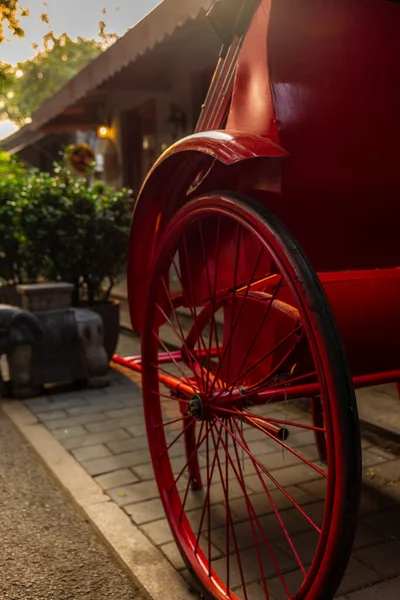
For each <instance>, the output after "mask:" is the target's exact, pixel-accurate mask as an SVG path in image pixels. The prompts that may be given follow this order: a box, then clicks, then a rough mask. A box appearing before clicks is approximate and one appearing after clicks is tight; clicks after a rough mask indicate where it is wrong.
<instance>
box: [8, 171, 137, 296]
mask: <svg viewBox="0 0 400 600" xmlns="http://www.w3.org/2000/svg"><path fill="white" fill-rule="evenodd" d="M129 195H130V191H129V190H126V189H123V190H121V191H119V192H117V191H115V190H114V189H113V188H111V187H109V186H106V185H105V184H103V183H102V182H95V183H94V184H93V185H91V186H90V185H88V183H87V182H86V180H85V179H83V178H80V177H77V176H75V175H73V174H72V173H71V172H70V171H68V170H67V169H65V168H63V167H61V166H60V165H58V166H57V167H56V170H55V175H54V176H51V175H49V174H47V173H42V172H39V171H37V170H34V169H32V170H30V171H28V172H27V173H26V174H25V175H24V176H22V177H19V178H17V179H15V180H14V181H12V180H11V179H8V183H7V184H6V183H4V184H3V182H0V203H1V208H0V218H1V215H2V213H3V212H4V215H5V220H4V223H5V225H4V227H2V225H0V227H2V229H5V228H6V227H7V225H6V223H7V224H8V226H9V237H10V240H9V242H8V245H7V247H5V244H3V237H1V236H2V230H1V229H0V239H1V240H2V242H1V243H0V256H1V255H3V254H4V255H5V258H4V266H3V265H2V263H1V262H0V277H1V278H2V279H3V280H6V281H14V282H21V281H37V280H38V278H40V277H44V278H46V279H50V280H53V281H57V280H63V281H68V282H71V283H73V284H74V286H75V293H74V303H75V304H78V303H83V302H89V303H93V302H94V301H96V300H107V299H108V298H109V295H110V292H111V290H112V287H113V285H114V282H115V279H116V278H117V277H118V275H119V274H120V273H121V270H122V269H123V266H124V263H125V258H126V251H127V242H128V236H129V226H130V217H131V210H132V209H131V204H130V202H129ZM3 199H6V202H4V201H3ZM2 246H4V248H2Z"/></svg>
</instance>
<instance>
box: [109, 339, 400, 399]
mask: <svg viewBox="0 0 400 600" xmlns="http://www.w3.org/2000/svg"><path fill="white" fill-rule="evenodd" d="M203 354H204V355H205V350H203V351H202V355H203ZM212 355H213V356H217V349H216V348H213V349H212ZM158 356H159V362H160V364H166V363H168V362H173V360H176V361H183V358H182V353H181V351H180V350H176V351H173V352H171V353H169V354H168V353H167V352H160V354H159V355H158ZM112 361H113V362H115V363H116V364H119V365H121V366H123V367H126V368H127V369H131V370H132V371H137V372H138V373H141V371H142V357H141V356H140V355H138V356H128V357H126V358H122V357H121V356H118V355H117V354H114V356H113V357H112ZM158 377H159V380H160V382H161V383H164V384H165V385H167V386H168V387H169V388H171V389H175V391H176V392H179V393H180V394H184V395H185V396H188V397H189V398H191V397H192V396H193V395H194V391H193V387H191V386H189V385H187V384H186V383H184V382H183V381H182V380H181V379H179V378H177V377H172V376H167V375H163V374H162V373H159V374H158ZM352 381H353V386H354V388H355V389H359V388H363V387H371V386H373V385H380V384H384V383H398V382H400V369H399V370H397V371H385V372H383V373H372V374H368V375H357V376H355V377H353V378H352ZM319 392H320V386H319V384H318V383H305V384H301V385H294V386H290V385H288V386H283V387H280V388H271V389H270V390H264V391H262V392H256V393H254V394H251V401H252V403H255V404H264V403H265V402H266V401H268V402H279V401H281V400H285V399H288V400H289V399H294V398H313V397H316V396H318V395H319ZM214 394H215V397H216V400H217V399H218V404H221V405H224V404H225V402H224V401H225V399H226V400H228V401H229V402H230V403H232V401H234V400H236V399H240V398H242V399H243V394H242V393H241V392H239V390H236V391H234V392H230V393H229V392H227V393H226V394H223V393H218V392H214Z"/></svg>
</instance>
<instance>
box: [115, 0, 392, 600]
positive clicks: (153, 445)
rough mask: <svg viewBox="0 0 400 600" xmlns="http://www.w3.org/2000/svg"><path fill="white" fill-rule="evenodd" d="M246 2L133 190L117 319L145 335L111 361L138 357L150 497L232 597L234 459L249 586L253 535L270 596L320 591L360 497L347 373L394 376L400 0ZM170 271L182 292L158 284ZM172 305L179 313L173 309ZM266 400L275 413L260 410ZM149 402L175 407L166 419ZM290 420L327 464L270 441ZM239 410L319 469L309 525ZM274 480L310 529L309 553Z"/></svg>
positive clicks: (323, 595) (204, 577)
mask: <svg viewBox="0 0 400 600" xmlns="http://www.w3.org/2000/svg"><path fill="white" fill-rule="evenodd" d="M244 1H246V3H247V5H248V6H249V5H250V4H251V2H252V0H244ZM221 2H222V3H223V4H225V5H226V6H228V3H229V0H221ZM236 4H239V2H237V3H236ZM236 4H235V5H236ZM256 4H257V3H254V7H255V8H254V11H255V12H254V17H253V19H252V21H251V24H250V28H249V30H248V32H247V34H246V35H244V36H243V37H240V38H238V37H237V36H236V37H235V36H234V38H233V41H232V45H231V48H230V49H228V51H227V53H226V55H225V56H226V58H225V59H224V58H221V60H220V62H219V65H218V67H217V71H216V76H215V78H214V80H213V83H212V85H211V88H210V93H209V96H208V99H207V102H206V105H205V107H204V109H203V112H202V116H201V118H200V121H199V127H201V128H203V129H204V130H205V131H203V132H197V133H196V134H195V135H193V136H190V137H189V138H186V139H184V140H182V141H181V142H178V143H177V144H175V145H174V146H173V147H171V148H170V149H169V150H167V152H166V153H165V154H164V155H163V156H162V157H161V158H160V159H159V161H158V162H157V163H156V164H155V166H154V167H153V169H152V170H151V172H150V173H149V176H148V177H147V179H146V181H145V183H144V186H143V188H142V190H141V192H140V194H139V197H138V200H137V203H136V206H135V211H134V216H133V222H132V230H131V243H130V250H129V267H128V275H129V276H128V285H129V301H130V309H131V317H132V323H133V325H134V327H135V328H136V329H137V330H139V331H141V332H142V334H143V359H140V358H137V357H136V358H135V357H130V359H121V358H117V362H119V363H120V364H124V365H125V366H127V367H128V368H132V369H134V370H136V371H141V372H142V378H143V393H144V407H145V417H146V424H147V432H148V437H149V440H150V449H151V453H152V460H153V465H154V469H155V474H156V479H157V482H158V485H159V489H160V494H161V498H162V501H163V504H164V507H165V509H166V513H167V517H168V519H169V522H170V524H171V528H172V530H173V532H174V535H175V538H176V540H177V542H178V545H179V546H180V549H181V551H182V553H183V555H184V557H185V558H186V560H187V562H188V563H189V566H190V567H191V568H192V569H193V570H194V572H195V573H196V574H197V575H198V577H199V578H200V580H201V581H202V583H203V585H204V586H205V587H206V588H207V590H208V592H209V593H210V594H211V595H212V597H214V598H216V599H218V600H222V599H225V598H226V597H228V596H229V597H230V598H232V599H233V600H237V599H238V598H239V597H240V598H241V600H247V599H248V597H249V596H248V593H247V591H246V590H247V587H246V586H247V583H246V573H245V567H246V569H247V566H246V565H245V564H244V562H243V561H242V553H241V548H240V541H238V537H237V534H236V530H235V524H234V518H233V515H232V511H231V502H230V485H231V483H230V479H231V477H232V473H233V474H234V480H235V482H236V484H237V485H238V486H239V487H240V489H241V491H242V494H243V497H244V499H245V504H246V509H247V514H248V519H249V522H250V526H251V535H252V536H253V544H252V547H253V550H254V562H255V564H258V566H259V569H260V577H259V580H260V582H261V586H262V589H263V591H264V594H265V598H268V597H269V587H268V577H266V576H265V573H264V571H263V566H262V552H261V547H262V546H263V548H264V551H266V552H267V553H268V554H269V559H270V560H271V561H272V563H273V565H274V567H275V572H276V576H277V579H278V580H279V581H280V582H281V584H282V587H283V590H284V593H286V595H287V597H294V598H296V600H328V599H329V600H330V599H331V598H332V596H333V594H334V592H335V589H336V588H337V586H338V584H339V581H340V577H341V576H342V574H343V572H344V569H345V566H346V561H347V559H348V556H349V553H350V549H351V544H352V541H353V534H354V523H355V518H356V513H357V503H358V489H359V482H360V469H361V461H360V440H359V430H358V421H357V408H356V404H355V399H354V395H353V388H359V387H367V386H373V385H378V384H381V383H389V382H398V381H400V363H399V358H398V357H399V352H398V344H399V339H400V318H399V306H400V246H399V244H398V221H399V217H400V205H399V203H398V199H399V198H400V178H399V175H398V165H397V163H398V143H399V139H400V112H399V106H400V79H399V78H398V77H396V74H397V62H398V56H400V36H399V35H398V32H399V31H400V5H399V3H395V2H389V1H387V0H353V1H352V2H349V1H348V0H335V1H334V0H302V2H298V1H297V0H260V2H259V3H258V6H257V7H256ZM232 6H233V4H232ZM238 50H240V51H238ZM236 60H237V65H236V73H235V79H234V82H232V77H231V75H232V72H233V66H234V65H235V61H236ZM371 82H374V84H373V85H372V84H371ZM228 107H229V112H228V116H227V122H226V129H224V130H218V131H208V129H210V128H211V127H212V126H213V124H214V123H217V124H218V125H217V126H218V127H219V128H220V127H221V124H222V123H223V121H224V118H225V116H226V111H227V109H228ZM171 174H173V176H171ZM214 190H230V191H229V192H215V191H214ZM263 207H268V209H269V211H265V209H264V208H263ZM270 211H273V213H274V214H272V213H271V212H270ZM275 214H276V215H277V216H278V218H279V219H280V220H277V219H276V217H275ZM281 221H283V222H284V224H285V225H286V226H287V229H285V228H284V227H283V226H282V225H281V224H280V222H281ZM289 231H290V232H291V233H289ZM292 233H293V234H294V237H292ZM295 239H297V240H299V241H300V244H301V246H302V248H303V250H304V251H305V253H304V254H303V251H302V250H300V247H299V246H298V245H297V242H296V241H295ZM175 257H177V258H175ZM306 257H307V258H306ZM308 260H309V261H310V263H311V264H309V262H308ZM173 271H175V275H176V277H175V283H173V282H172V281H170V274H171V272H173ZM317 272H318V273H319V275H317V274H316V273H317ZM176 280H177V281H176ZM172 285H178V287H180V290H179V292H177V293H175V292H174V293H173V292H172V291H171V290H172ZM138 288H139V289H140V294H138V293H136V291H137V289H138ZM170 288H171V289H170ZM174 289H175V288H174ZM331 308H332V312H333V313H334V316H335V319H333V317H332V314H331ZM180 309H184V310H183V313H184V315H185V318H186V319H189V321H190V324H189V331H188V328H187V323H186V329H185V328H184V326H183V325H182V324H181V322H180V320H181V314H182V313H181V312H180ZM188 309H189V310H188ZM217 315H219V318H220V321H218V318H217ZM336 324H337V327H336ZM164 329H169V330H170V331H171V332H172V333H173V334H174V335H175V337H177V339H178V340H179V346H180V348H179V349H177V350H175V349H174V350H169V349H168V347H167V346H166V344H165V342H164V341H163V331H164ZM184 331H185V333H184ZM338 332H340V335H341V338H342V340H343V342H344V348H345V350H346V353H347V356H348V359H349V365H350V370H351V376H350V374H349V371H348V369H347V364H346V359H345V357H344V352H343V351H342V346H341V340H340V337H339V333H338ZM160 347H161V349H162V351H160ZM188 372H189V373H190V375H187V373H188ZM351 384H352V385H351ZM160 385H164V386H166V387H167V393H164V390H160ZM168 398H169V399H170V401H171V402H170V404H168ZM299 399H308V400H309V401H310V404H311V411H310V412H309V413H304V416H303V417H302V419H301V420H300V421H299V422H296V421H295V420H294V419H295V417H294V416H292V417H291V419H289V418H286V417H285V416H284V409H285V408H287V407H288V406H289V403H291V401H292V400H294V401H298V400H299ZM174 401H177V403H174ZM277 403H280V404H281V407H277V406H276V404H277ZM171 406H172V409H171ZM165 407H167V408H165ZM174 407H176V410H175V409H174ZM274 409H278V410H280V412H279V414H278V415H277V414H276V413H272V415H271V411H273V410H274ZM164 410H172V412H173V415H172V416H173V417H174V416H175V417H176V414H175V413H174V410H175V412H177V414H181V417H180V419H176V418H172V419H171V420H168V421H163V418H164V416H165V415H163V411H164ZM252 411H254V412H252ZM263 413H265V414H263ZM305 415H306V416H305ZM306 418H308V419H309V422H308V423H307V424H306V425H304V424H303V423H304V420H305V419H306ZM177 424H183V429H182V431H181V432H180V433H179V434H178V435H177V436H175V437H174V438H173V441H172V442H169V445H167V439H168V440H169V439H170V437H171V436H170V435H169V431H170V430H169V428H170V427H172V426H175V425H177ZM302 424H303V425H302ZM302 426H303V427H305V429H308V430H309V433H312V432H313V433H314V434H315V436H316V442H317V447H318V451H319V457H320V459H322V461H323V462H324V463H326V465H324V466H321V464H317V462H316V460H314V459H310V458H308V457H306V456H304V455H303V454H302V451H301V446H300V450H297V449H295V448H294V447H292V446H291V443H290V439H291V438H289V441H288V442H286V441H285V437H286V435H287V434H286V428H288V429H291V435H292V430H293V428H301V427H302ZM244 427H247V428H249V429H250V430H251V432H252V433H254V431H255V430H256V431H257V434H258V433H259V434H260V435H264V439H265V440H269V441H270V442H274V443H275V444H276V447H277V448H280V449H281V450H282V451H284V452H287V454H288V455H290V459H291V460H295V459H296V460H299V461H300V462H299V464H300V465H301V468H303V467H307V468H311V469H312V470H313V471H314V474H315V476H320V477H321V478H322V479H323V480H324V482H325V483H326V488H325V496H324V516H323V521H322V524H320V525H318V524H317V523H316V522H314V521H313V520H312V519H311V518H310V517H309V516H308V515H307V513H306V511H304V510H303V508H302V507H301V506H299V505H298V503H297V502H296V500H295V499H294V498H293V497H292V496H291V495H290V494H289V493H288V492H287V490H286V489H285V486H283V485H281V484H280V482H279V473H277V474H275V473H274V472H273V473H271V471H270V469H269V467H268V459H266V460H265V463H263V462H262V461H260V460H259V458H258V457H256V456H255V455H254V453H253V452H252V450H251V443H247V441H246V433H247V432H246V430H244ZM181 437H183V438H184V442H185V455H186V458H185V460H184V466H183V467H182V468H181V470H180V471H179V473H178V475H177V476H176V473H175V471H174V466H173V465H174V457H175V456H177V454H176V448H175V451H174V452H175V454H172V451H173V446H174V445H175V444H176V443H177V441H178V440H179V439H180V438H181ZM293 438H294V440H296V434H294V435H293ZM204 453H206V458H205V457H204ZM240 454H241V455H242V456H241V457H240ZM221 455H222V456H223V460H221ZM200 456H201V457H202V459H203V465H204V466H203V469H204V470H205V473H204V476H203V473H201V474H200V468H199V467H200V466H201V463H200ZM244 456H245V457H246V460H247V461H248V462H249V463H250V466H251V468H252V470H253V473H255V474H256V477H255V478H254V479H255V480H256V481H257V480H258V483H259V485H260V486H261V492H260V493H262V494H264V497H265V500H266V501H268V502H269V504H270V506H271V509H272V512H273V514H274V515H275V517H276V519H277V522H278V523H279V526H280V528H281V531H282V533H283V537H284V544H285V545H286V547H287V551H288V552H289V553H290V554H291V556H292V558H293V559H294V561H295V563H296V565H297V566H298V568H299V569H300V571H301V572H302V573H303V576H304V582H303V584H301V585H300V587H299V588H298V590H297V592H292V591H290V592H289V590H288V588H287V586H286V583H285V576H284V575H283V573H282V571H281V569H280V566H279V560H277V557H276V556H275V555H274V552H273V550H272V548H271V545H270V544H269V540H268V539H267V538H268V533H269V531H266V530H264V529H263V526H262V523H261V521H260V520H259V519H258V516H257V514H256V511H255V510H254V507H253V505H252V500H251V496H249V494H248V491H247V487H246V479H245V477H244V474H243V468H242V462H243V460H244ZM215 473H216V474H217V475H218V477H219V486H220V487H219V489H220V493H221V497H222V502H223V504H224V508H225V511H224V518H225V531H224V536H223V537H224V543H223V546H224V550H225V553H226V555H227V556H230V555H232V556H233V557H235V560H236V566H237V571H238V573H239V579H238V583H237V585H241V587H242V590H243V593H241V595H240V594H239V592H238V591H237V590H236V591H235V592H232V591H231V590H230V587H231V578H232V568H231V563H230V560H231V559H230V558H227V560H226V566H225V569H224V570H223V572H219V573H218V575H217V574H216V573H215V572H214V571H213V563H212V558H211V542H212V540H211V537H212V528H211V526H210V521H211V516H210V513H211V506H212V504H211V502H210V495H211V488H212V487H213V486H214V485H215V484H214V481H215V480H214V479H213V477H214V474H215ZM229 474H230V475H231V477H230V476H229ZM200 475H201V476H200ZM185 477H186V479H187V481H186V484H185V485H183V483H182V479H184V478H185ZM267 482H268V485H267ZM271 484H272V485H273V486H275V487H276V488H277V490H278V491H280V492H281V493H282V494H283V496H284V497H285V498H286V499H287V500H288V501H289V502H290V503H291V504H292V505H293V508H295V509H296V511H297V514H300V515H302V516H303V517H304V518H305V519H306V520H308V523H309V524H310V525H311V526H314V532H313V533H317V534H318V535H319V541H318V545H317V546H316V549H315V552H314V554H313V558H312V564H311V567H310V568H305V566H304V563H303V562H302V560H301V556H300V554H301V553H300V552H299V549H298V548H296V544H295V543H294V540H293V538H292V535H291V527H288V528H287V527H286V525H285V523H284V519H282V517H281V514H280V511H279V510H278V508H277V504H276V502H275V501H274V499H273V497H272V495H271V493H270V490H269V485H271ZM201 485H203V486H204V488H203V490H202V494H203V495H202V498H203V503H202V504H201V506H200V508H202V511H201V513H202V514H201V519H200V528H199V529H196V527H194V526H193V524H192V522H191V521H190V518H191V515H190V514H189V512H190V511H189V509H188V508H187V502H188V501H189V500H188V499H189V497H190V493H189V490H190V487H195V488H200V486H201ZM182 486H183V491H182ZM203 524H205V525H206V528H208V529H207V536H208V541H207V543H206V544H204V543H203V540H202V539H201V532H202V531H203V530H202V525H203ZM260 540H262V542H261V541H260ZM309 562H310V559H309V558H307V564H309ZM285 586H286V587H285ZM293 594H294V595H293Z"/></svg>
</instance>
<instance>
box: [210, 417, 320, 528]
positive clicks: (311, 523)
mask: <svg viewBox="0 0 400 600" xmlns="http://www.w3.org/2000/svg"><path fill="white" fill-rule="evenodd" d="M216 420H217V421H218V422H219V423H222V426H223V428H224V429H226V426H225V425H224V423H223V421H221V419H219V418H218V417H216ZM228 432H229V434H230V435H231V436H232V438H233V439H234V440H235V441H236V442H237V444H238V445H239V446H240V447H241V448H242V450H244V451H245V453H246V454H247V455H248V456H249V458H250V460H251V462H252V463H253V466H254V467H255V466H257V467H258V468H259V469H260V471H262V472H263V473H264V474H265V475H266V476H267V477H268V479H270V480H271V481H272V483H273V484H274V485H275V486H276V487H277V488H278V489H279V490H280V491H281V492H282V494H283V495H284V496H285V497H286V498H287V499H288V500H289V502H291V503H292V504H293V506H294V507H295V508H297V510H298V511H299V512H300V514H302V515H303V517H304V518H305V519H306V521H308V522H309V523H310V525H312V527H313V528H314V529H315V531H317V533H321V530H320V528H319V527H318V525H317V524H316V523H314V521H313V520H312V519H311V517H309V516H308V515H307V513H306V512H304V510H303V509H302V508H301V506H299V504H298V503H297V502H296V500H295V499H294V498H292V497H291V495H290V494H288V492H287V491H286V490H285V489H284V488H283V487H282V486H281V484H280V483H279V482H278V481H277V480H276V479H275V477H274V476H273V475H272V474H271V473H270V472H269V471H268V470H267V469H266V467H264V465H263V464H262V463H261V462H260V461H259V460H258V459H256V458H255V457H254V456H253V454H252V453H251V452H250V450H249V448H248V447H247V445H246V444H245V443H243V442H242V441H241V440H240V439H239V438H237V437H236V435H235V434H234V433H233V432H232V431H231V430H230V429H229V428H228ZM239 435H240V433H239Z"/></svg>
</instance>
